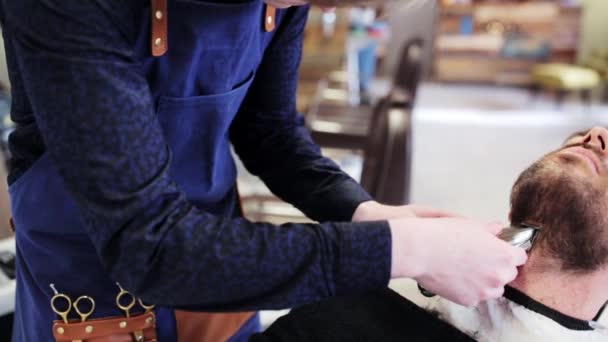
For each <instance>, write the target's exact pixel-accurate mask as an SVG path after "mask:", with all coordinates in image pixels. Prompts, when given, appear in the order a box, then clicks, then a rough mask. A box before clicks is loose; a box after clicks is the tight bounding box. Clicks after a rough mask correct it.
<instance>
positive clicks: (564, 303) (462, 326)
mask: <svg viewBox="0 0 608 342" xmlns="http://www.w3.org/2000/svg"><path fill="white" fill-rule="evenodd" d="M510 219H511V224H512V225H513V226H521V225H523V224H529V225H535V226H538V227H541V228H542V229H541V231H540V233H538V235H537V237H536V239H535V240H534V243H533V245H532V248H531V249H530V252H529V259H528V262H527V263H526V264H525V265H524V266H522V267H521V268H520V272H519V275H518V277H517V278H516V279H515V280H514V281H513V282H512V283H511V284H510V285H509V286H507V287H506V288H505V293H504V296H503V297H502V298H499V299H497V300H490V301H487V302H484V303H481V304H479V305H478V306H476V307H464V306H460V305H457V304H454V303H452V302H450V301H448V300H445V299H443V298H439V297H435V298H431V299H417V300H415V301H416V304H417V305H416V304H414V303H413V302H411V301H409V300H407V299H405V298H403V297H401V296H399V295H398V294H397V293H395V292H393V291H391V290H388V289H387V290H383V291H376V292H371V293H366V294H361V295H357V296H352V297H342V298H335V299H331V300H328V301H325V302H320V303H316V304H311V305H308V306H304V307H301V308H298V309H295V310H293V311H292V312H291V313H290V314H289V315H287V316H286V317H283V318H281V319H279V320H278V321H277V322H276V323H275V324H273V325H272V326H271V327H270V328H269V329H268V330H267V331H266V332H265V333H264V334H260V335H257V336H254V337H253V338H252V341H473V340H477V341H509V342H510V341H557V342H559V341H608V329H606V328H605V327H603V326H602V324H600V323H598V319H599V318H600V316H601V314H602V311H603V308H604V307H605V305H606V302H607V300H608V130H606V129H604V128H600V127H595V128H593V129H591V130H589V131H587V132H581V133H577V134H574V135H572V136H571V137H570V138H568V139H567V141H566V143H565V144H564V146H562V147H561V148H559V149H558V150H556V151H553V152H551V153H549V154H547V155H546V156H544V157H542V158H541V159H540V160H538V161H536V162H535V163H534V164H532V165H531V166H530V167H529V168H528V169H526V170H525V171H524V172H523V173H522V174H521V175H520V176H519V178H518V179H517V181H516V182H515V185H514V186H513V189H512V192H511V213H510ZM446 238H449V237H446Z"/></svg>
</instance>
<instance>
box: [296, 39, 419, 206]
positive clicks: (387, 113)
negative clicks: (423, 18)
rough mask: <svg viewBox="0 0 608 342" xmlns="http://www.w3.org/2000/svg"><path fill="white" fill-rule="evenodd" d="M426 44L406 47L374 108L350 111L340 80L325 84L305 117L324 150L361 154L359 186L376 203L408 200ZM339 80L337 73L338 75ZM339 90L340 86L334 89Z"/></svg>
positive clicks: (324, 82)
mask: <svg viewBox="0 0 608 342" xmlns="http://www.w3.org/2000/svg"><path fill="white" fill-rule="evenodd" d="M423 45H424V44H423V41H422V39H420V38H414V39H411V40H409V41H407V42H405V44H404V46H403V48H402V49H401V59H400V61H399V64H398V68H397V69H396V72H395V75H394V79H393V85H392V87H391V90H390V91H389V93H388V95H386V96H385V97H383V98H381V99H380V100H379V101H378V102H377V104H376V105H375V107H374V108H372V107H370V106H351V105H350V104H349V102H348V96H346V95H343V96H342V97H341V98H340V97H339V96H338V95H340V94H344V92H345V90H344V86H342V87H339V86H340V83H339V81H340V80H339V79H337V80H336V78H337V77H335V76H334V79H331V75H330V79H329V80H324V81H321V83H320V86H319V94H318V95H317V98H316V100H315V102H314V103H313V105H312V106H311V111H310V112H309V113H308V115H307V116H306V119H307V122H308V125H309V127H310V130H311V133H312V136H313V139H314V140H315V142H316V143H318V144H319V145H320V146H321V147H330V148H341V149H351V150H363V151H364V153H363V156H364V162H363V171H362V175H361V184H362V185H363V187H364V188H365V189H366V190H367V191H368V192H369V193H370V194H371V195H372V196H373V197H374V198H375V199H376V200H378V201H381V202H383V203H390V204H404V203H407V202H408V201H409V180H410V169H411V166H410V164H411V133H412V131H411V113H412V108H413V105H414V100H415V98H416V91H417V87H418V83H419V81H420V76H421V72H422V63H421V62H422V61H421V53H422V48H423ZM334 75H335V74H334ZM329 85H337V86H338V87H335V86H334V87H330V86H329Z"/></svg>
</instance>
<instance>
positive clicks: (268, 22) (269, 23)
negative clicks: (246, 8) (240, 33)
mask: <svg viewBox="0 0 608 342" xmlns="http://www.w3.org/2000/svg"><path fill="white" fill-rule="evenodd" d="M276 20H277V9H276V7H274V6H271V5H266V15H265V16H264V29H265V30H266V32H272V31H274V29H275V28H276Z"/></svg>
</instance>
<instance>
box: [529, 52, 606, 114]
mask: <svg viewBox="0 0 608 342" xmlns="http://www.w3.org/2000/svg"><path fill="white" fill-rule="evenodd" d="M532 82H533V88H532V91H533V95H537V94H538V92H539V91H540V90H545V91H552V92H554V93H555V101H556V104H557V105H558V106H561V104H562V102H563V101H564V98H565V97H566V96H567V95H568V94H569V93H577V94H579V95H580V97H581V100H582V101H583V102H584V103H586V104H587V105H591V94H592V92H593V91H594V90H595V89H598V88H599V86H600V84H601V80H600V76H599V74H598V73H597V72H596V71H595V70H593V69H590V68H587V67H583V66H578V65H574V64H562V63H546V64H538V65H536V66H534V68H533V69H532Z"/></svg>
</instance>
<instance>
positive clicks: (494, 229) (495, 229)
mask: <svg viewBox="0 0 608 342" xmlns="http://www.w3.org/2000/svg"><path fill="white" fill-rule="evenodd" d="M503 228H504V225H503V224H502V223H501V222H500V221H492V222H489V223H488V224H486V230H487V231H488V232H490V233H492V234H494V235H498V233H500V231H501V230H502V229H503Z"/></svg>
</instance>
